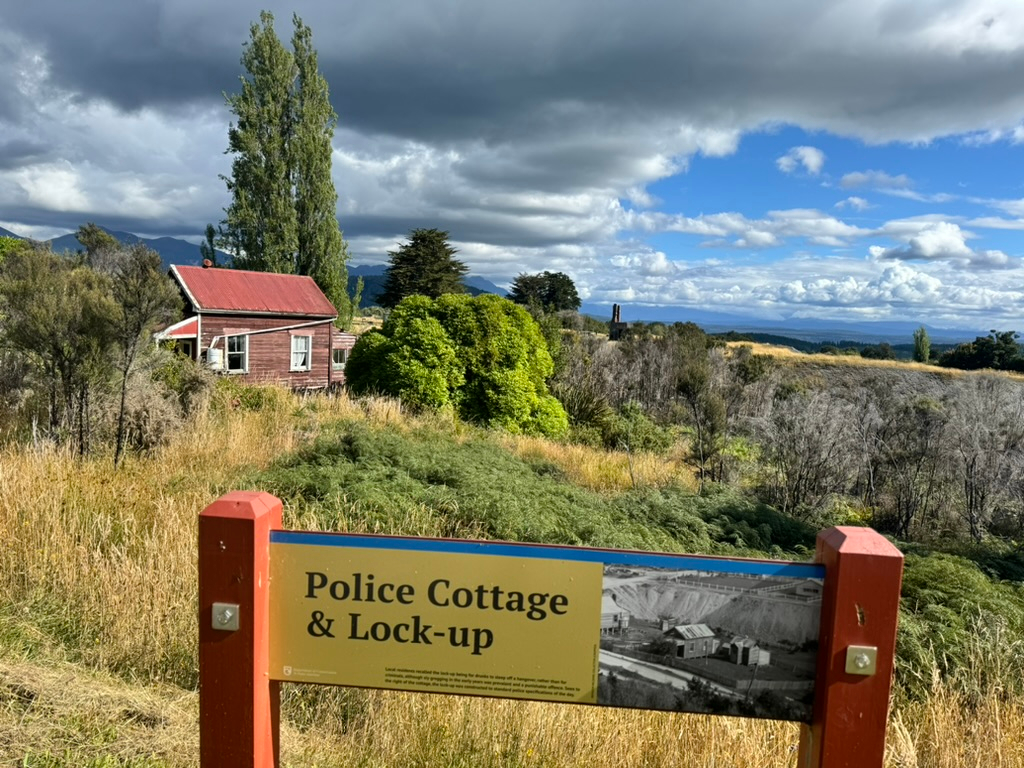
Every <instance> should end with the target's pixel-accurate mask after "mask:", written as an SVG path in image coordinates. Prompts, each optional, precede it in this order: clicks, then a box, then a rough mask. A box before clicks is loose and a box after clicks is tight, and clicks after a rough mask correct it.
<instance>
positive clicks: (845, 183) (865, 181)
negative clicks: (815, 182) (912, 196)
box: [839, 171, 912, 190]
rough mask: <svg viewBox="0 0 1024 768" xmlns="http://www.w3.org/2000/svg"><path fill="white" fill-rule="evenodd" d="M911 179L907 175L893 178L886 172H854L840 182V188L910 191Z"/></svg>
mask: <svg viewBox="0 0 1024 768" xmlns="http://www.w3.org/2000/svg"><path fill="white" fill-rule="evenodd" d="M911 183H912V182H911V181H910V178H909V177H907V176H906V175H905V174H902V173H901V174H900V175H899V176H891V175H890V174H888V173H886V172H885V171H854V172H853V173H847V174H846V175H844V176H843V177H842V178H841V179H840V180H839V186H841V187H842V188H843V189H855V188H857V187H874V188H877V189H888V190H892V189H908V188H909V187H910V186H911Z"/></svg>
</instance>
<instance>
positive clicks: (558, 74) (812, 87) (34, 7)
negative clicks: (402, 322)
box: [0, 0, 1024, 331]
mask: <svg viewBox="0 0 1024 768" xmlns="http://www.w3.org/2000/svg"><path fill="white" fill-rule="evenodd" d="M262 7H264V8H267V9H268V10H271V11H272V12H273V13H274V14H275V17H276V19H277V30H278V34H279V36H280V37H281V38H282V39H283V40H285V41H287V40H288V39H290V36H291V15H292V13H293V12H297V13H298V14H299V15H300V16H301V17H302V19H303V21H304V22H306V23H307V24H308V25H309V26H310V27H311V28H312V31H313V42H314V45H315V47H316V48H317V50H318V52H319V56H320V66H321V69H322V71H323V72H324V74H325V75H326V77H327V79H328V82H329V84H330V89H331V98H332V101H333V103H334V107H335V109H336V111H337V112H338V115H339V123H338V130H337V131H336V134H335V138H334V166H333V167H334V178H335V184H336V186H337V189H338V195H339V206H338V216H339V219H340V221H341V225H342V228H343V230H344V232H345V236H346V239H347V240H348V242H349V244H350V250H351V252H352V254H353V263H356V264H362V263H380V262H384V261H386V259H387V251H388V250H389V249H393V248H394V247H395V245H396V243H397V242H399V241H400V240H401V239H402V238H403V236H404V235H405V234H406V233H408V231H409V230H410V229H412V228H415V227H438V228H441V229H446V230H448V231H449V232H450V233H451V239H452V240H453V242H454V243H455V244H456V246H457V247H458V248H459V249H460V256H461V258H462V259H463V260H464V261H465V262H466V263H467V264H468V265H469V266H470V269H471V272H473V273H476V274H482V275H484V276H486V277H488V278H490V279H492V280H493V281H495V282H497V283H499V284H507V283H508V282H509V281H510V280H511V279H512V278H513V277H514V276H515V275H516V274H518V273H520V272H537V271H541V270H545V269H547V270H552V271H562V272H566V273H567V274H569V275H570V276H571V277H572V278H573V279H574V280H575V281H576V284H577V287H578V288H579V290H580V294H581V296H582V297H583V298H584V300H585V301H587V302H589V303H610V302H619V303H624V304H626V305H627V306H632V305H642V304H646V305H662V306H668V307H676V308H679V311H680V312H682V313H683V314H685V312H686V311H688V310H698V309H702V310H708V309H711V310H717V311H723V312H730V313H733V314H738V315H745V316H749V317H752V318H756V319H775V320H778V319H787V320H794V321H796V320H801V319H803V320H810V319H814V320H817V321H818V322H821V323H828V322H831V321H857V322H859V321H867V320H908V321H911V322H915V323H916V322H927V323H929V324H931V325H932V326H934V327H937V328H941V327H960V328H972V329H975V328H976V329H982V330H987V329H989V328H1002V329H1005V328H1017V329H1019V330H1022V331H1024V322H1021V310H1020V308H1021V307H1022V306H1024V265H1022V257H1024V236H1022V233H1024V172H1022V171H1024V162H1022V160H1024V3H1022V2H1021V1H1020V0H927V1H925V0H773V1H772V2H765V1H764V0H687V2H678V0H632V1H631V2H621V0H620V1H618V2H608V1H607V0H555V2H552V1H551V0H516V2H502V3H487V2H480V0H374V2H352V0H340V2H335V3H324V2H307V0H293V2H292V3H288V4H285V3H280V2H277V0H274V1H273V2H265V3H264V4H263V6H262ZM259 10H260V6H258V5H250V4H246V3H240V2H237V1H236V0H221V2H218V3H210V2H208V0H159V2H156V0H91V2H89V3H88V4H77V3H68V2H67V0H34V2H32V3H29V2H8V3H4V4H3V7H2V9H0V227H4V228H6V229H9V230H11V231H13V232H16V233H18V234H21V235H25V236H32V237H37V238H46V237H51V236H54V235H57V234H63V233H65V232H68V231H72V230H74V229H76V228H77V227H78V226H79V225H80V224H82V223H85V222H87V221H95V222H97V223H99V224H102V225H104V226H107V227H109V228H112V229H120V230H127V231H131V232H135V233H136V234H139V235H143V236H150V237H153V236H163V235H169V236H173V237H185V238H189V239H192V240H195V241H198V238H199V237H200V236H201V234H202V231H203V228H204V227H205V225H206V223H207V222H217V221H219V220H220V218H221V217H222V215H223V214H222V209H223V208H224V206H225V205H226V204H227V201H228V198H227V193H226V189H225V186H224V183H223V181H222V180H221V179H220V178H219V176H220V174H225V173H228V172H229V169H230V157H229V156H228V155H226V154H225V149H226V146H227V127H228V124H229V121H230V114H229V113H228V112H227V110H226V108H225V106H224V98H223V93H224V92H232V91H235V90H237V87H238V78H239V76H240V75H241V73H242V70H241V65H240V63H239V58H240V55H241V51H242V44H243V43H244V42H245V41H246V39H247V38H248V29H249V25H250V24H251V23H252V22H254V21H255V20H256V19H257V18H258V15H259ZM623 319H627V320H628V319H630V318H629V317H628V310H627V311H625V312H624V316H623Z"/></svg>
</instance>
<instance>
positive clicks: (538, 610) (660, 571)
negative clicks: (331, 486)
mask: <svg viewBox="0 0 1024 768" xmlns="http://www.w3.org/2000/svg"><path fill="white" fill-rule="evenodd" d="M824 576H825V570H824V568H823V567H822V566H820V565H813V564H799V563H785V562H774V561H759V560H737V559H724V558H713V557H694V556H677V555H667V554H648V553H642V552H624V551H618V550H601V549H581V548H575V547H553V546H540V545H527V544H510V543H491V542H469V541H451V540H440V539H413V538H403V537H385V536H365V535H349V534H327V533H304V532H298V531H273V532H271V534H270V580H271V585H272V589H271V596H270V661H269V674H270V676H271V677H272V678H274V679H277V680H282V681H291V682H306V683H321V684H323V683H326V684H333V685H347V686H359V687H370V688H394V689H400V690H410V691H430V692H435V693H453V694H474V695H483V696H497V697H506V698H520V699H536V700H543V701H562V702H577V703H585V704H604V705H610V706H626V707H642V708H645V709H666V710H673V711H690V712H714V713H719V714H736V715H744V716H748V717H770V718H773V719H777V720H802V721H807V722H809V721H810V718H811V704H812V702H813V697H814V676H815V665H816V649H817V641H818V626H819V624H820V615H821V595H822V585H823V583H824Z"/></svg>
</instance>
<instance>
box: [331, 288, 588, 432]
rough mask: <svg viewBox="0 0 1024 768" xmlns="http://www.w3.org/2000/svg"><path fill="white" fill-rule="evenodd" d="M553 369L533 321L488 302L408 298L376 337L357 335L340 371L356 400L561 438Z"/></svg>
mask: <svg viewBox="0 0 1024 768" xmlns="http://www.w3.org/2000/svg"><path fill="white" fill-rule="evenodd" d="M553 370H554V364H553V362H552V359H551V355H550V354H549V353H548V348H547V344H546V343H545V341H544V336H543V335H542V333H541V330H540V328H539V327H538V326H537V323H536V321H534V320H533V318H531V317H530V315H529V314H528V313H527V312H526V310H524V309H523V308H522V307H519V306H517V305H515V304H513V303H512V302H510V301H508V300H507V299H503V298H500V297H498V296H493V295H483V296H477V297H469V296H461V295H454V294H448V295H444V296H441V297H439V298H437V299H428V298H427V297H425V296H410V297H409V298H407V299H405V300H403V301H402V302H401V303H400V304H399V305H398V306H397V307H396V308H395V309H394V311H393V312H392V313H391V315H390V316H389V317H388V319H387V321H386V322H385V323H384V326H383V327H382V328H381V329H380V331H375V332H370V333H367V334H365V335H364V336H362V337H361V338H360V339H359V341H358V342H357V343H356V346H355V348H354V349H353V350H352V354H351V357H350V358H349V361H348V364H347V365H346V379H347V381H348V385H349V387H350V388H351V390H352V391H353V392H354V393H356V394H361V393H382V394H389V395H394V396H396V397H399V398H401V399H402V401H403V402H404V403H407V404H409V405H411V406H413V407H414V408H452V409H454V410H455V412H456V413H458V414H459V416H460V417H462V418H464V419H466V420H468V421H472V422H476V423H478V424H482V425H486V426H492V427H499V428H501V429H505V430H508V431H510V432H525V433H528V434H542V435H548V436H559V435H564V434H565V433H566V431H567V430H568V420H567V418H566V415H565V411H564V410H563V409H562V406H561V405H560V404H559V403H558V401H557V400H555V398H554V397H552V396H551V394H550V393H549V392H548V389H547V384H546V380H547V379H548V377H550V376H551V374H552V372H553Z"/></svg>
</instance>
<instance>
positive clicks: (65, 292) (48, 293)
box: [0, 224, 182, 465]
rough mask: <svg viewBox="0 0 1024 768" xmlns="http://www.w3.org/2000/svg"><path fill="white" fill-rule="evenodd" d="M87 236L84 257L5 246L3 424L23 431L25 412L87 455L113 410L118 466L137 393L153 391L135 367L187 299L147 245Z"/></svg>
mask: <svg viewBox="0 0 1024 768" xmlns="http://www.w3.org/2000/svg"><path fill="white" fill-rule="evenodd" d="M78 239H79V241H80V242H81V243H82V245H83V248H84V250H82V251H80V252H79V253H76V254H57V253H53V252H52V251H50V249H49V247H48V246H45V245H42V244H38V243H33V242H30V241H21V240H18V241H14V242H13V243H6V244H5V245H4V248H3V251H2V261H0V355H2V357H3V361H2V362H3V364H2V365H0V369H2V370H3V374H2V376H3V379H4V380H3V382H2V383H3V386H2V387H0V389H2V391H3V393H4V394H3V399H4V405H5V406H6V408H5V410H6V411H7V418H5V419H4V420H2V421H0V426H2V427H4V428H6V429H17V427H18V426H19V424H20V425H22V426H24V424H25V418H24V417H22V418H18V416H17V414H19V413H21V414H23V415H24V414H30V416H29V419H30V420H31V423H32V425H33V431H34V432H35V434H37V435H38V434H40V432H41V433H42V434H43V435H44V436H45V437H47V438H49V439H53V440H57V441H59V442H67V443H71V444H73V445H75V446H76V448H77V450H78V452H79V453H80V454H85V453H87V452H88V451H89V450H90V448H91V447H92V441H93V436H94V435H93V433H94V425H95V424H96V423H97V422H98V421H100V420H102V416H103V414H104V413H105V414H106V417H107V418H106V421H107V422H108V425H109V429H108V431H109V432H110V434H111V442H112V443H113V450H114V463H115V465H116V464H118V463H119V462H120V460H121V458H122V456H123V455H124V451H125V448H126V442H127V440H128V438H129V421H128V420H129V415H130V413H129V412H130V410H131V408H130V405H131V404H130V402H129V399H130V395H131V394H133V392H138V391H141V390H142V389H143V388H144V386H143V385H142V384H141V383H140V382H138V381H136V379H137V378H138V377H137V376H136V373H137V372H138V369H139V368H140V363H141V362H142V361H143V360H146V359H149V358H151V357H152V353H153V351H154V350H153V348H152V347H151V345H150V343H149V342H150V334H151V332H152V331H153V329H154V328H155V327H157V326H158V325H160V324H167V323H170V322H173V321H175V320H177V319H178V317H179V316H180V314H181V307H182V303H181V297H180V295H179V293H178V291H177V289H176V288H175V287H174V285H173V283H172V282H171V280H170V279H169V278H168V277H167V275H166V274H164V271H163V267H162V264H161V261H160V256H159V254H157V253H156V252H154V251H152V250H151V249H149V248H147V247H146V246H144V245H141V244H138V245H132V246H123V245H121V244H120V243H118V242H117V241H116V240H115V239H114V238H113V237H111V236H110V235H108V234H107V233H106V232H104V231H103V230H102V229H100V228H99V227H97V226H96V225H94V224H87V225H85V226H83V227H81V228H80V229H79V230H78ZM133 384H136V385H138V386H135V387H133ZM97 411H99V413H98V412H97ZM40 425H41V426H40Z"/></svg>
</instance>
